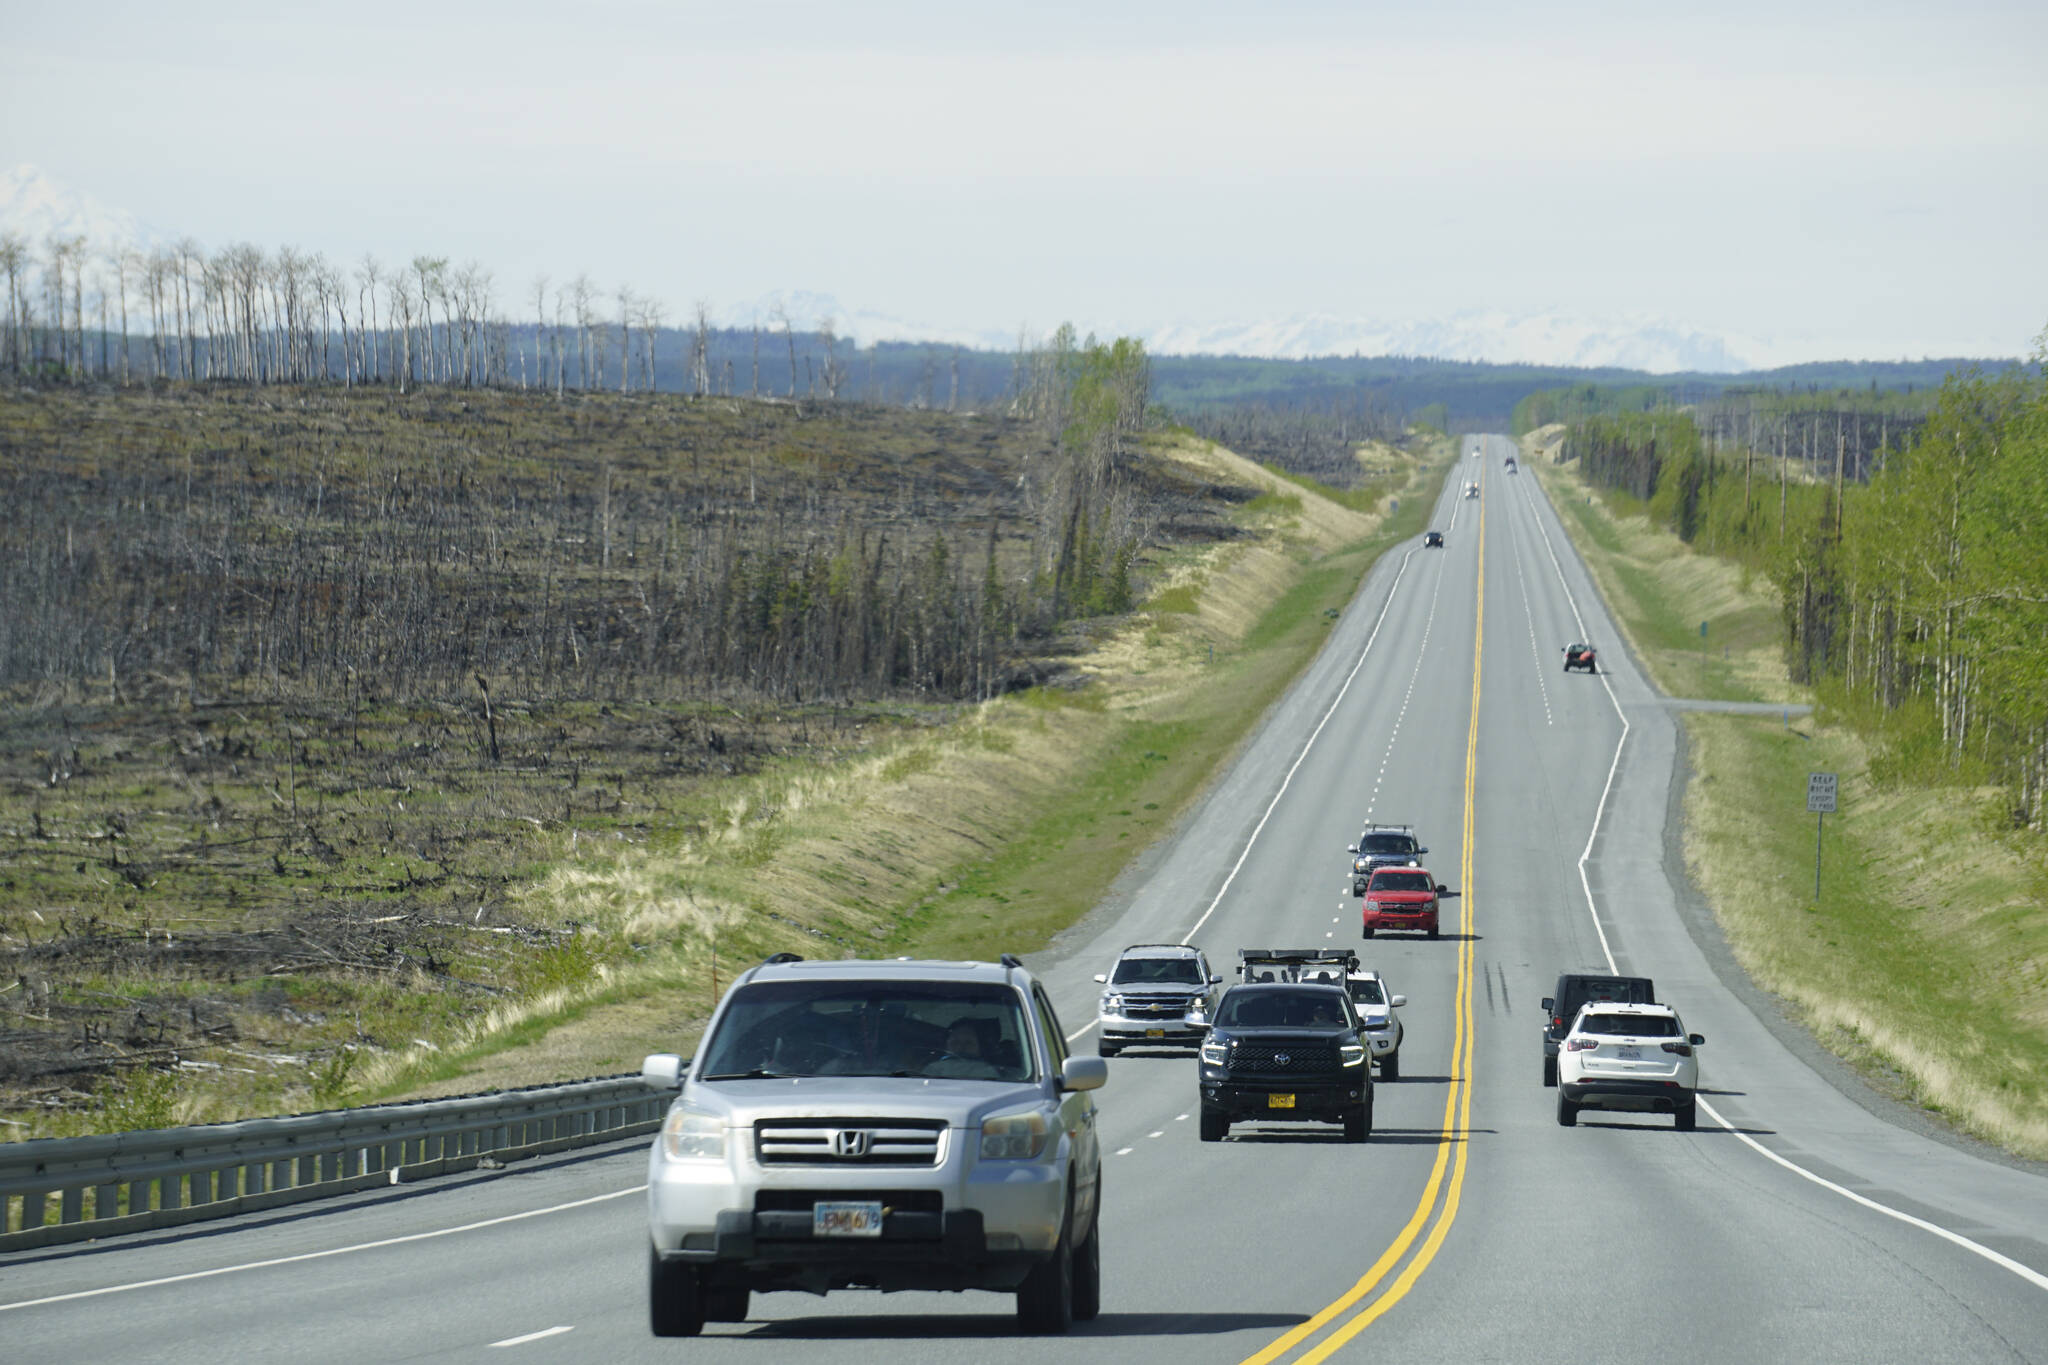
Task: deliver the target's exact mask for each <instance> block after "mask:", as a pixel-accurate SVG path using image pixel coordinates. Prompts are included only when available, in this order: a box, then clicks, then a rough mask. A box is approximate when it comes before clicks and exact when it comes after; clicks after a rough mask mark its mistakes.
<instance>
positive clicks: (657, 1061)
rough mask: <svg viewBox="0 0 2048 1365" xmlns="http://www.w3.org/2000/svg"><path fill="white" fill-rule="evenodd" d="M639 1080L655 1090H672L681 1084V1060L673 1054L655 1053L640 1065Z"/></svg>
mask: <svg viewBox="0 0 2048 1365" xmlns="http://www.w3.org/2000/svg"><path fill="white" fill-rule="evenodd" d="M640 1079H641V1080H643V1081H645V1082H647V1084H649V1085H650V1086H653V1087H654V1088H655V1089H656V1090H673V1089H675V1088H676V1087H677V1086H679V1085H681V1084H682V1083H683V1059H682V1058H681V1057H678V1056H676V1054H675V1053H673V1052H657V1053H654V1054H653V1055H651V1056H649V1057H648V1058H647V1060H646V1061H644V1062H642V1063H640Z"/></svg>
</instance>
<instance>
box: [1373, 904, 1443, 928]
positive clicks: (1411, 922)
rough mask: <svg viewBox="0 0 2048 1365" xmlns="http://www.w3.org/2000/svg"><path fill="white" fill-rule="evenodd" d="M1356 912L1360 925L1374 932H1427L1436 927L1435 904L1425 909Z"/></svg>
mask: <svg viewBox="0 0 2048 1365" xmlns="http://www.w3.org/2000/svg"><path fill="white" fill-rule="evenodd" d="M1358 913H1359V921H1360V924H1361V926H1362V927H1363V928H1367V929H1371V930H1373V931H1375V932H1378V931H1381V930H1392V931H1394V932H1395V933H1400V932H1401V931H1403V930H1408V931H1410V932H1414V933H1427V932H1428V931H1429V930H1431V929H1434V928H1436V927H1437V908H1436V907H1435V906H1431V907H1430V908H1429V909H1427V910H1400V909H1395V910H1360V911H1359V912H1358Z"/></svg>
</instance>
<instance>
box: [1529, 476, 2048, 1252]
mask: <svg viewBox="0 0 2048 1365" xmlns="http://www.w3.org/2000/svg"><path fill="white" fill-rule="evenodd" d="M1546 501H1548V499H1547V498H1546ZM1539 524H1540V519H1539ZM1543 544H1544V548H1545V549H1548V548H1549V546H1550V533H1549V531H1548V530H1545V531H1544V537H1543ZM1550 560H1551V563H1552V564H1556V563H1557V555H1556V554H1555V553H1554V552H1553V553H1552V554H1551V557H1550ZM1557 578H1558V582H1559V583H1560V584H1563V586H1564V595H1565V601H1567V602H1569V603H1571V608H1572V617H1573V619H1574V620H1577V621H1578V622H1579V631H1580V638H1581V639H1584V638H1585V628H1586V623H1585V621H1584V619H1583V618H1581V617H1580V616H1579V606H1578V603H1577V602H1576V601H1575V600H1573V598H1572V590H1571V585H1570V584H1569V583H1566V582H1565V579H1564V570H1563V568H1562V567H1559V569H1558V575H1557ZM1598 677H1599V678H1600V682H1601V685H1602V686H1603V687H1605V688H1606V689H1607V699H1608V701H1610V702H1612V703H1613V705H1614V714H1615V715H1617V716H1620V717H1621V737H1622V740H1624V741H1626V740H1627V739H1628V717H1627V716H1625V715H1622V710H1621V700H1620V698H1618V697H1616V696H1615V695H1614V687H1613V685H1612V684H1610V683H1609V682H1608V681H1607V675H1606V674H1605V673H1602V674H1599V675H1598ZM1614 763H1615V766H1619V764H1620V763H1621V745H1620V744H1616V745H1615V746H1614ZM1614 772H1615V768H1614V767H1609V768H1608V770H1607V785H1608V787H1609V788H1612V787H1613V785H1614ZM1606 811H1607V792H1606V791H1605V790H1603V791H1602V792H1601V793H1600V808H1599V810H1597V811H1596V812H1594V815H1593V832H1592V833H1591V834H1589V835H1587V836H1586V851H1585V852H1584V853H1581V854H1580V855H1579V885H1580V886H1582V887H1584V888H1585V892H1586V910H1587V913H1589V914H1590V915H1592V917H1593V928H1594V930H1595V931H1596V932H1598V933H1599V935H1600V950H1601V952H1603V953H1605V954H1606V956H1607V970H1608V971H1609V972H1612V973H1613V974H1615V975H1617V976H1619V975H1620V974H1621V970H1620V968H1618V967H1617V966H1615V963H1614V953H1613V951H1612V950H1611V949H1609V948H1608V946H1607V931H1606V930H1605V929H1603V928H1601V927H1600V910H1599V907H1598V906H1596V905H1595V904H1594V903H1593V888H1592V885H1591V884H1590V883H1589V882H1588V881H1587V880H1586V859H1587V857H1588V856H1590V855H1591V853H1592V851H1593V841H1594V839H1595V838H1597V837H1598V836H1599V833H1600V822H1601V820H1602V819H1603V818H1604V817H1605V814H1606ZM1694 1103H1696V1104H1698V1105H1699V1106H1700V1108H1702V1109H1704V1110H1706V1111H1707V1117H1708V1118H1710V1119H1712V1120H1713V1121H1714V1122H1716V1123H1718V1124H1720V1125H1721V1127H1722V1129H1723V1130H1724V1131H1725V1132H1727V1133H1728V1134H1729V1135H1731V1136H1733V1137H1735V1138H1736V1139H1738V1140H1739V1141H1741V1143H1742V1145H1743V1146H1745V1147H1748V1148H1749V1149H1750V1150H1751V1151H1753V1152H1756V1153H1758V1154H1760V1155H1762V1156H1764V1157H1767V1158H1769V1159H1770V1160H1771V1161H1773V1162H1776V1163H1777V1164H1778V1165H1780V1166H1783V1167H1784V1168H1785V1169H1786V1170H1788V1171H1790V1172H1792V1173H1793V1174H1794V1175H1797V1176H1799V1177H1800V1178H1801V1179H1804V1180H1810V1181H1812V1182H1813V1183H1814V1184H1816V1185H1818V1186H1820V1187H1821V1188H1822V1189H1824V1190H1832V1191H1833V1192H1834V1193H1836V1194H1839V1195H1841V1196H1842V1197H1843V1198H1844V1199H1847V1200H1849V1201H1851V1202H1852V1203H1857V1204H1861V1205H1862V1206H1863V1207H1864V1208H1866V1209H1870V1210H1872V1211H1874V1212H1877V1213H1881V1214H1883V1215H1884V1216H1885V1217H1887V1218H1895V1219H1897V1220H1898V1221H1899V1222H1901V1223H1905V1224H1907V1225H1909V1226H1911V1227H1916V1228H1919V1229H1920V1230H1921V1231H1923V1232H1931V1233H1933V1234H1934V1235H1935V1236H1936V1237H1939V1238H1941V1239H1942V1240H1943V1241H1945V1242H1952V1243H1954V1244H1955V1245H1956V1246H1959V1247H1961V1248H1963V1250H1965V1251H1969V1252H1974V1253H1975V1254H1976V1255H1978V1256H1981V1257H1983V1258H1984V1259H1985V1260H1987V1261H1989V1262H1991V1263H1992V1264H1993V1265H1996V1266H2002V1267H2004V1268H2005V1269H2007V1270H2010V1271H2011V1272H2012V1273H2013V1274H2015V1275H2017V1276H2019V1277H2020V1278H2021V1279H2023V1280H2025V1281H2027V1283H2029V1284H2031V1285H2033V1286H2034V1287H2035V1288H2037V1289H2048V1275H2043V1274H2042V1273H2041V1272H2040V1271H2038V1270H2035V1269H2034V1268H2033V1267H2032V1266H2029V1265H2024V1264H2022V1263H2021V1262H2019V1261H2015V1260H2014V1259H2013V1258H2012V1257H2010V1256H2007V1255H2005V1254H2003V1253H2002V1252H1997V1251H1993V1250H1992V1249H1991V1248H1990V1247H1988V1246H1985V1245H1983V1244H1982V1243H1980V1242H1973V1241H1971V1240H1970V1239H1969V1238H1967V1237H1965V1236H1963V1235H1962V1234H1961V1233H1959V1232H1951V1231H1949V1230H1948V1229H1947V1228H1945V1227H1943V1226H1941V1225H1940V1224H1939V1223H1930V1222H1928V1221H1927V1220H1926V1219H1924V1218H1915V1217H1914V1216H1913V1215H1912V1214H1910V1213H1902V1212H1900V1211H1899V1210H1898V1209H1895V1208H1892V1207H1891V1206H1890V1205H1888V1204H1880V1203H1878V1202H1877V1201H1876V1200H1875V1199H1872V1198H1869V1197H1868V1196H1866V1195H1861V1194H1858V1193H1856V1191H1854V1190H1852V1189H1848V1188H1846V1187H1845V1186H1842V1185H1837V1184H1836V1183H1835V1182H1834V1181H1832V1180H1829V1179H1827V1178H1825V1177H1824V1176H1818V1175H1815V1174H1814V1173H1813V1172H1812V1171H1809V1170H1807V1169H1806V1168H1805V1167H1804V1166H1801V1165H1800V1164H1799V1163H1798V1162H1796V1161H1792V1160H1789V1159H1788V1158H1785V1157H1782V1156H1779V1155H1778V1154H1777V1153H1776V1152H1774V1151H1772V1150H1771V1149H1770V1148H1768V1147H1766V1146H1764V1145H1763V1144H1762V1143H1761V1142H1758V1141H1757V1140H1756V1139H1754V1138H1752V1137H1751V1136H1750V1135H1749V1134H1747V1133H1744V1132H1739V1131H1737V1129H1736V1127H1735V1125H1734V1124H1732V1123H1730V1122H1729V1121H1728V1120H1727V1119H1726V1118H1724V1117H1722V1115H1721V1112H1720V1111H1719V1110H1717V1109H1715V1108H1714V1106H1713V1105H1711V1104H1708V1103H1707V1102H1706V1101H1705V1100H1703V1099H1698V1098H1697V1097H1696V1098H1695V1100H1694Z"/></svg>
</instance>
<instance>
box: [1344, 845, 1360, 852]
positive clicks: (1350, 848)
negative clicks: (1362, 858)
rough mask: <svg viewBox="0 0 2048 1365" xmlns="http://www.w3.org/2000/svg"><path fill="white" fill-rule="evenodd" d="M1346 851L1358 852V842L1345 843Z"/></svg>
mask: <svg viewBox="0 0 2048 1365" xmlns="http://www.w3.org/2000/svg"><path fill="white" fill-rule="evenodd" d="M1344 851H1345V852H1346V853H1356V852H1358V845H1357V844H1346V845H1344Z"/></svg>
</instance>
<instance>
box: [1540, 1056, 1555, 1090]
mask: <svg viewBox="0 0 2048 1365" xmlns="http://www.w3.org/2000/svg"><path fill="white" fill-rule="evenodd" d="M1556 1084H1557V1058H1555V1057H1545V1058H1544V1059H1543V1088H1544V1089H1546V1090H1548V1089H1549V1088H1550V1087H1551V1086H1553V1085H1556Z"/></svg>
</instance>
